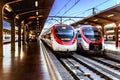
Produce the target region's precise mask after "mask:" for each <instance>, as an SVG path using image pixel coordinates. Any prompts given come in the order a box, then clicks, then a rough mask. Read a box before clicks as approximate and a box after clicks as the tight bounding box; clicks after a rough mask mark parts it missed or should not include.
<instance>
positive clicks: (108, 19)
mask: <svg viewBox="0 0 120 80" xmlns="http://www.w3.org/2000/svg"><path fill="white" fill-rule="evenodd" d="M95 17H96V18H100V19H103V20H106V21H109V22H117V21H116V20H112V19H110V18H107V17H100V16H95Z"/></svg>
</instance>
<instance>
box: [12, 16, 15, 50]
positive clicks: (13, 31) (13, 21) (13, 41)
mask: <svg viewBox="0 0 120 80" xmlns="http://www.w3.org/2000/svg"><path fill="white" fill-rule="evenodd" d="M11 17H12V18H11V51H15V19H14V18H15V16H14V15H11Z"/></svg>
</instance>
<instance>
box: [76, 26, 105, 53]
mask: <svg viewBox="0 0 120 80" xmlns="http://www.w3.org/2000/svg"><path fill="white" fill-rule="evenodd" d="M77 46H78V47H77V49H78V51H81V52H87V53H97V54H103V53H104V38H103V36H102V33H101V32H100V31H99V30H98V28H97V27H94V26H89V25H85V26H81V27H80V29H79V30H78V32H77Z"/></svg>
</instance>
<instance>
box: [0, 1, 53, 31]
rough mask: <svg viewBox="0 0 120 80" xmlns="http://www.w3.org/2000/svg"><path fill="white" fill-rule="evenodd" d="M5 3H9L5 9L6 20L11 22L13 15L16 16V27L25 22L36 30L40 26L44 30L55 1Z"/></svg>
mask: <svg viewBox="0 0 120 80" xmlns="http://www.w3.org/2000/svg"><path fill="white" fill-rule="evenodd" d="M0 2H2V1H0ZM3 2H9V3H8V4H6V5H5V8H4V17H3V18H4V20H6V21H9V22H10V20H11V15H16V25H17V23H18V22H20V21H23V20H24V22H25V24H28V26H29V27H30V28H31V29H34V28H35V27H36V25H38V24H39V25H40V26H41V27H42V28H43V26H44V23H45V21H46V19H47V17H48V15H49V12H50V10H51V8H52V5H53V3H54V0H3ZM18 24H20V23H18ZM42 28H41V29H42Z"/></svg>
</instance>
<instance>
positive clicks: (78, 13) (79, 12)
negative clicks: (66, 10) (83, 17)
mask: <svg viewBox="0 0 120 80" xmlns="http://www.w3.org/2000/svg"><path fill="white" fill-rule="evenodd" d="M108 1H110V0H106V1H104V2H102V3H100V4H98V5H96V6H94V7H92V8H89V9H86V10H84V11H83V12H81V11H78V12H77V13H74V14H77V15H80V14H84V13H85V12H87V11H90V10H93V8H95V10H97V11H98V10H99V9H97V7H99V6H101V5H103V4H105V3H107V2H108ZM99 11H100V10H99ZM77 15H76V16H77Z"/></svg>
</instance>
